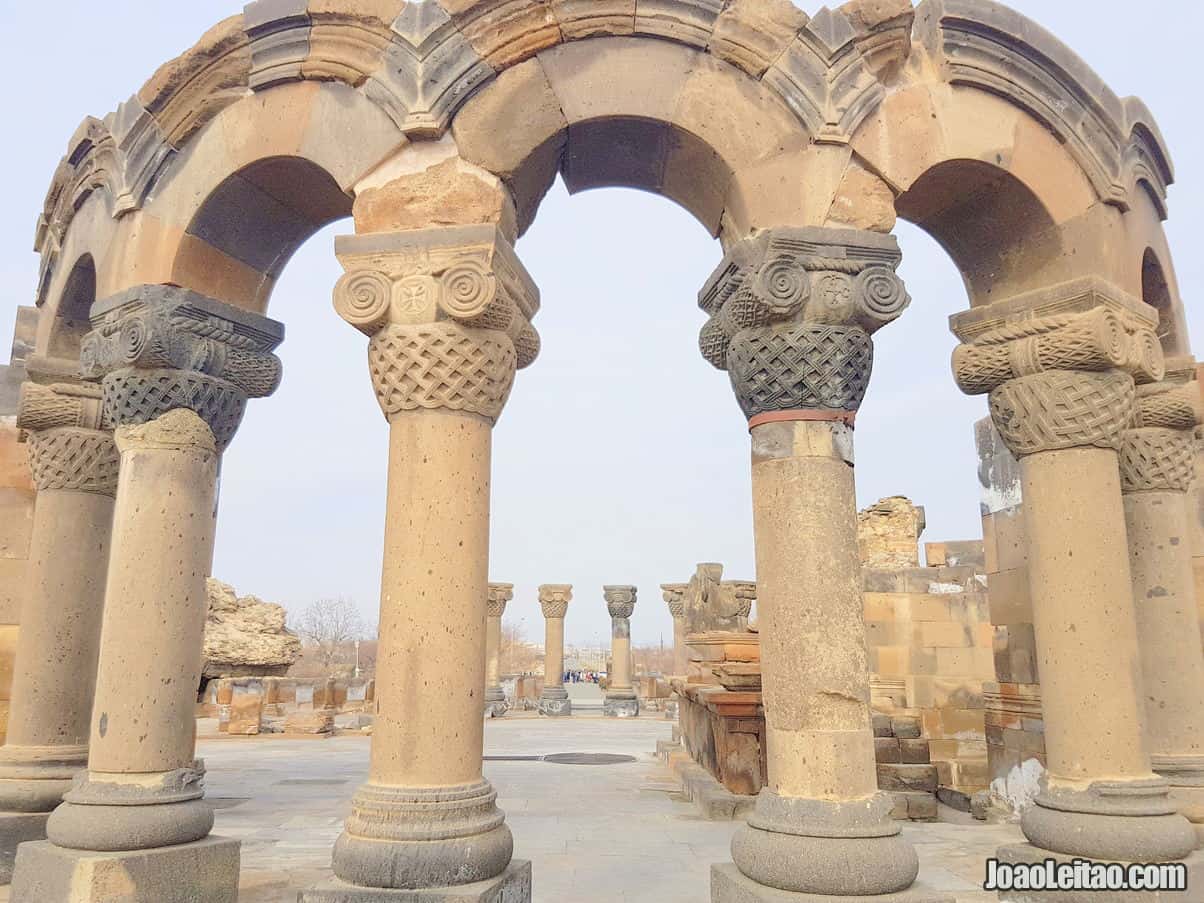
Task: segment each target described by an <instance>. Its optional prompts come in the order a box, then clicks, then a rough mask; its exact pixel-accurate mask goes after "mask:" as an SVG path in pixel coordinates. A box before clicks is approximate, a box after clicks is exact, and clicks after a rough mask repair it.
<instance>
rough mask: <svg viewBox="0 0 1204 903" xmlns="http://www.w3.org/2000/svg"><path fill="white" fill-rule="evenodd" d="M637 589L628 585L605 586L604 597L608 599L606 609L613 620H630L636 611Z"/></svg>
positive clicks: (603, 589) (603, 588)
mask: <svg viewBox="0 0 1204 903" xmlns="http://www.w3.org/2000/svg"><path fill="white" fill-rule="evenodd" d="M636 592H637V589H636V587H634V586H631V585H628V584H621V585H614V586H604V587H602V596H603V598H605V599H606V609H607V611H609V612H610V616H611V617H612V618H624V619H625V618H630V617H631V613H632V612H633V611H635V597H636Z"/></svg>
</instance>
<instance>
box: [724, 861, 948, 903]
mask: <svg viewBox="0 0 1204 903" xmlns="http://www.w3.org/2000/svg"><path fill="white" fill-rule="evenodd" d="M849 867H850V868H855V867H856V863H853V862H850V863H849ZM955 899H956V898H955V897H954V895H953V894H950V893H943V892H941V891H937V890H933V889H932V888H929V887H925V886H924V883H923V882H922V881H917V882H916V883H915V884H913V885H912V886H911V887H909V888H908V889H907V890H904V891H899V892H898V893H893V894H874V895H873V896H869V897H866V896H855V897H843V896H841V897H833V896H829V895H828V894H802V893H797V892H795V891H789V890H778V889H777V888H776V887H765V886H764V885H762V884H758V883H757V882H756V881H753V880H752V878H749V877H748V876H746V875H744V874H742V873H741V872H740V870H739V869H738V868H736V866H735V864H734V863H731V862H725V863H723V864H721V865H712V866H711V903H954V900H955Z"/></svg>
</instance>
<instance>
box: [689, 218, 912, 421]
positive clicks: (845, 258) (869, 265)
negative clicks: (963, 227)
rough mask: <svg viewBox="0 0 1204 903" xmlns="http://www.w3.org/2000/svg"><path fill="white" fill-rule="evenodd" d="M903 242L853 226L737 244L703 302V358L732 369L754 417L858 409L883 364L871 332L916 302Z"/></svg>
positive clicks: (777, 233) (768, 235) (787, 232)
mask: <svg viewBox="0 0 1204 903" xmlns="http://www.w3.org/2000/svg"><path fill="white" fill-rule="evenodd" d="M900 259H901V255H900V254H899V250H898V245H897V243H896V242H895V240H894V238H893V237H892V236H889V235H879V234H877V233H872V232H862V231H859V230H851V229H822V228H815V227H808V228H801V229H787V228H783V229H774V230H772V231H769V232H765V233H762V234H761V235H758V236H755V237H753V238H749V239H746V240H745V241H743V242H740V243H739V244H737V245H736V246H734V247H733V248H732V249H731V250H730V251H729V252H728V254H727V256H726V257H725V258H724V260H723V263H722V264H720V266H719V268H718V269H717V270H716V271H715V273H714V274H713V275H712V276H711V278H710V279H709V280H708V282H707V284H706V286H704V287H703V290H702V292H701V294H700V295H699V306H700V307H702V309H703V310H704V311H706V312H707V314H709V315H710V319H709V320H708V321H707V323H706V324H705V325H704V326H703V328H702V332H701V334H700V337H699V348H700V350H701V351H702V355H703V357H704V358H706V360H708V361H709V362H710V363H711V364H713V365H714V366H715V367H717V368H719V369H721V370H727V371H728V373H729V375H730V376H731V380H732V387H733V389H734V390H735V392H736V398H737V400H738V401H739V403H740V407H741V409H742V410H743V411H744V413H745V415H746V416H747V417H749V418H752V417H755V416H757V415H758V414H764V413H766V412H770V411H786V410H796V409H816V408H818V409H831V410H845V411H856V410H857V408H858V407H860V405H861V401H862V399H863V398H864V396H865V391H866V387H867V386H868V385H869V378H870V371H871V369H872V366H873V342H872V340H871V339H870V335H871V334H872V333H873V332H875V331H876V330H878V329H880V328H881V327H882V326H884V325H886V324H887V323H889V322H890V321H892V320H894V319H895V318H897V317H898V316H899V315H900V314H901V313H902V312H903V311H904V310H905V309H906V307H907V305H908V304H909V303H910V301H911V299H910V297H909V296H908V294H907V290H906V289H905V288H904V286H903V282H902V280H900V279H899V277H898V276H897V275H896V274H895V268H896V267H897V266H898V264H899V261H900Z"/></svg>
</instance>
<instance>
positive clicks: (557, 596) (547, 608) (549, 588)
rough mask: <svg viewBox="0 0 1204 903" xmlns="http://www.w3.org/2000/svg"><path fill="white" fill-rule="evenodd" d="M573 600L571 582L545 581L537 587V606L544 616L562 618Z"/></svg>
mask: <svg viewBox="0 0 1204 903" xmlns="http://www.w3.org/2000/svg"><path fill="white" fill-rule="evenodd" d="M571 601H573V585H572V584H571V583H545V584H543V585H542V586H541V587H540V588H539V607H540V608H542V609H543V616H544V617H545V618H563V617H564V616H565V614H566V613H567V612H568V609H569V603H570V602H571Z"/></svg>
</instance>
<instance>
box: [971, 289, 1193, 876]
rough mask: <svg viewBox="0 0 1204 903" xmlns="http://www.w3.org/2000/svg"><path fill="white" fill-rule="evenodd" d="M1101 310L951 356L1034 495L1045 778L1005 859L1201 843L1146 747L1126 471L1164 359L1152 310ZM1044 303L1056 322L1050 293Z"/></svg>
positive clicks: (976, 342)
mask: <svg viewBox="0 0 1204 903" xmlns="http://www.w3.org/2000/svg"><path fill="white" fill-rule="evenodd" d="M1106 300H1107V299H1101V300H1100V303H1098V304H1097V305H1096V306H1094V307H1091V308H1089V309H1087V310H1080V311H1073V310H1072V311H1068V312H1065V313H1062V312H1054V313H1049V314H1048V315H1046V316H1041V317H1033V316H1029V317H1028V318H1025V319H1017V320H1016V321H1015V322H1014V323H1008V322H1004V323H1002V324H996V325H995V326H994V328H990V329H988V330H987V331H986V332H982V333H980V334H978V335H976V336H974V337H973V340H972V341H970V342H969V343H968V344H964V345H961V346H959V347H958V348H957V350H956V351H955V352H954V357H953V367H954V373H955V375H956V378H957V382H958V385H959V386H960V387H961V389H962V391H964V392H966V393H968V394H972V395H973V394H983V393H988V392H989V393H990V411H991V417H992V419H993V420H994V422H995V426H996V428H997V429H998V430H999V434H1000V436H1002V438H1003V441H1004V442H1005V443H1006V444H1007V446H1008V448H1009V449H1010V450H1011V451H1012V454H1013V455H1015V456H1016V457H1017V458H1018V459H1019V460H1020V471H1021V485H1022V490H1023V494H1024V519H1025V528H1026V531H1027V536H1028V562H1029V565H1028V566H1029V587H1030V592H1031V595H1032V601H1033V626H1034V629H1035V634H1036V644H1037V655H1038V657H1039V660H1040V671H1041V696H1042V703H1043V708H1044V717H1045V746H1046V756H1047V763H1048V771H1047V772H1046V776H1045V778H1046V781H1045V785H1044V786H1043V787H1042V790H1041V792H1040V794H1039V795H1038V796H1037V798H1036V804H1035V805H1033V806H1030V807H1029V808H1028V809H1027V810H1026V811H1025V812H1024V814H1023V816H1022V822H1021V827H1022V829H1023V830H1024V834H1025V836H1026V837H1027V838H1028V839H1029V841H1031V843H1032V846H1025V847H1023V848H1004V849H1003V850H1001V851H1000V854H999V855H1000V856H1001V857H1004V858H1005V859H1025V858H1033V859H1040V858H1043V857H1044V856H1047V855H1049V854H1050V853H1054V854H1063V855H1065V856H1080V857H1085V858H1092V859H1103V860H1118V859H1119V860H1136V861H1140V862H1147V861H1155V860H1168V859H1177V858H1180V857H1183V856H1186V855H1187V854H1188V853H1189V852H1190V851H1191V850H1192V848H1193V847H1194V846H1195V840H1196V838H1195V833H1194V831H1193V830H1192V828H1191V826H1190V824H1189V823H1188V822H1187V820H1186V819H1184V818H1183V817H1182V816H1181V815H1179V814H1177V813H1176V812H1175V806H1174V804H1173V803H1172V802H1171V800H1170V799H1169V796H1168V792H1169V786H1168V784H1167V781H1166V780H1165V779H1164V778H1160V777H1158V776H1156V775H1155V774H1154V773H1153V772H1152V771H1151V768H1150V755H1149V750H1148V747H1147V744H1146V741H1145V737H1144V736H1143V731H1142V725H1143V722H1144V721H1145V712H1144V706H1143V704H1142V700H1141V694H1142V688H1141V661H1140V658H1139V655H1138V643H1137V621H1136V616H1135V614H1134V604H1133V589H1132V586H1133V584H1132V573H1131V571H1130V567H1129V554H1128V545H1129V544H1128V540H1127V538H1126V531H1125V511H1124V506H1123V505H1122V503H1121V488H1120V477H1119V471H1118V467H1117V448H1118V447H1119V446H1120V444H1121V441H1122V434H1123V432H1124V430H1125V429H1126V427H1127V426H1128V425H1129V423H1130V421H1131V418H1132V417H1133V414H1134V394H1135V393H1134V380H1135V379H1136V380H1137V381H1138V382H1140V383H1149V382H1154V381H1157V380H1159V379H1160V378H1161V377H1162V370H1163V362H1162V353H1161V349H1160V348H1159V345H1158V340H1157V338H1156V337H1155V336H1154V333H1153V331H1152V329H1151V326H1152V325H1153V323H1152V321H1147V320H1145V319H1144V315H1143V314H1142V312H1141V308H1142V307H1143V306H1142V305H1137V304H1135V303H1134V304H1132V305H1129V306H1122V307H1119V308H1116V309H1114V307H1113V306H1112V304H1105V303H1104V301H1106ZM1009 303H1010V304H1011V303H1012V302H1009ZM1014 303H1015V305H1016V307H1017V308H1022V305H1021V303H1020V301H1019V300H1017V301H1016V302H1014ZM1041 304H1042V308H1043V311H1050V310H1051V305H1050V298H1049V297H1048V296H1046V295H1043V296H1042V297H1041ZM1147 310H1148V309H1147ZM964 332H965V330H963V334H961V336H960V337H961V338H963V340H965V339H966V338H967V337H968V336H967V335H965V334H964ZM1034 848H1035V849H1034Z"/></svg>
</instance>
